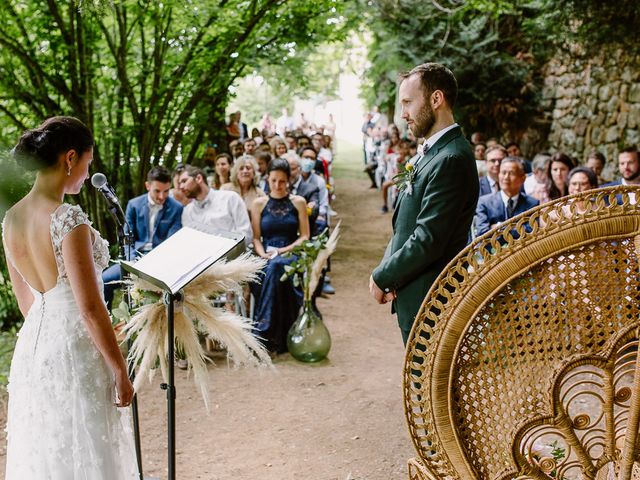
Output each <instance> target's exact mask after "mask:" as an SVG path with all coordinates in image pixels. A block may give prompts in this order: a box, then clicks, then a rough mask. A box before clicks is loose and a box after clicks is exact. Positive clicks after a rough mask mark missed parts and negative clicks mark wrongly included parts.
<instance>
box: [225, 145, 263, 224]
mask: <svg viewBox="0 0 640 480" xmlns="http://www.w3.org/2000/svg"><path fill="white" fill-rule="evenodd" d="M259 179H260V173H259V172H258V164H257V163H256V159H255V158H253V157H252V156H251V155H243V156H242V157H240V158H237V159H236V161H235V163H234V164H233V168H232V169H231V182H229V183H227V184H225V185H222V187H220V190H231V191H232V192H236V193H237V194H238V195H240V196H241V197H242V199H243V200H244V203H245V205H246V206H247V212H248V211H250V210H251V204H252V203H253V201H254V200H255V199H256V198H258V197H264V196H265V193H264V192H263V191H262V189H261V188H259V187H258V181H259Z"/></svg>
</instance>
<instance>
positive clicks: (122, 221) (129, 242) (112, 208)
mask: <svg viewBox="0 0 640 480" xmlns="http://www.w3.org/2000/svg"><path fill="white" fill-rule="evenodd" d="M112 193H114V196H115V192H113V191H112ZM109 213H111V216H112V217H113V218H114V220H115V221H116V225H117V231H118V245H119V247H120V248H119V258H118V260H128V259H131V258H132V253H133V250H134V238H133V231H132V230H131V225H129V224H128V222H127V218H126V216H125V215H124V212H123V211H122V207H121V206H120V204H119V203H116V204H109ZM125 227H126V228H125ZM123 272H124V270H123V269H122V267H121V266H120V278H121V279H122V280H123V281H124V282H125V285H126V288H125V289H124V291H123V296H124V301H125V303H126V304H127V308H128V309H129V311H131V307H132V305H131V285H130V283H129V282H128V281H127V280H129V278H130V275H129V273H128V272H124V273H123ZM131 345H132V341H131V340H130V339H129V340H127V350H129V349H131ZM127 366H128V369H129V379H130V380H131V381H132V382H133V381H134V379H135V378H136V372H135V365H134V364H133V363H128V365H127ZM131 413H132V417H133V432H134V439H135V448H136V460H137V461H138V472H139V474H140V480H144V475H143V473H142V447H141V444H140V417H139V413H138V394H137V393H134V395H133V400H131Z"/></svg>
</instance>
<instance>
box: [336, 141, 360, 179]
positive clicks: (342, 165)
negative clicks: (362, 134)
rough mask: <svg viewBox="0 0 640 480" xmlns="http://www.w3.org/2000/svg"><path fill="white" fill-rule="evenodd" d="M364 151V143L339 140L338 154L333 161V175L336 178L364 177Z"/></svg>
mask: <svg viewBox="0 0 640 480" xmlns="http://www.w3.org/2000/svg"><path fill="white" fill-rule="evenodd" d="M363 168H364V152H363V150H362V144H354V143H350V142H347V141H345V140H338V148H337V155H336V158H335V160H334V162H333V175H334V177H336V178H344V179H359V178H360V179H364V178H366V174H364V173H363V171H362V170H363Z"/></svg>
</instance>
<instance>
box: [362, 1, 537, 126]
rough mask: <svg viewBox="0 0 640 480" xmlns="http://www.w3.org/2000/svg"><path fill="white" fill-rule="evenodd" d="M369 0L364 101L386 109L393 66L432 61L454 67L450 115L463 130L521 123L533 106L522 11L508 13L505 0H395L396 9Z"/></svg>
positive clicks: (532, 66)
mask: <svg viewBox="0 0 640 480" xmlns="http://www.w3.org/2000/svg"><path fill="white" fill-rule="evenodd" d="M373 3H374V5H375V6H376V7H377V8H376V9H374V11H373V12H374V13H372V14H371V15H372V17H373V18H372V20H373V25H372V26H371V27H370V28H371V29H372V31H373V42H372V45H371V49H370V52H371V54H370V61H371V64H372V67H371V69H370V71H369V79H370V82H369V86H370V88H369V90H368V93H367V100H368V101H369V102H370V103H377V104H379V105H380V106H381V108H382V109H384V110H387V111H392V110H393V104H394V103H395V90H396V87H397V85H396V84H397V82H396V79H397V75H398V73H400V72H402V71H407V70H410V69H411V68H412V67H413V66H415V65H418V64H420V63H424V62H427V61H435V62H439V63H442V64H444V65H447V66H448V67H449V68H450V69H451V70H452V71H453V72H454V73H455V74H456V77H457V79H458V86H459V96H458V108H457V110H456V118H457V120H458V121H459V123H461V124H462V125H463V126H464V127H466V129H467V131H473V130H476V129H480V130H483V131H485V132H487V133H489V134H496V133H498V132H500V133H502V132H505V131H509V132H514V133H515V132H518V131H521V130H523V129H525V128H526V126H527V125H528V123H529V121H530V118H531V117H532V116H533V115H535V113H536V95H537V93H538V84H537V82H536V81H535V72H536V67H537V65H538V63H537V59H535V58H533V57H532V56H531V55H530V53H529V51H528V46H527V45H526V44H524V43H523V42H522V41H521V40H520V39H519V38H518V31H519V28H520V24H521V22H522V21H523V20H524V18H526V15H525V16H521V15H522V13H523V11H520V12H519V14H518V16H516V15H513V14H512V11H513V8H512V5H511V4H510V3H509V2H506V1H503V2H498V3H496V2H480V1H477V2H469V3H468V4H465V8H460V7H456V8H454V6H453V5H452V6H451V7H447V6H446V5H445V6H444V7H443V9H437V8H427V7H426V6H425V4H424V2H421V1H417V0H407V1H403V2H400V8H396V7H394V5H395V4H394V3H393V2H390V1H387V0H377V1H374V2H373ZM444 3H445V4H446V3H447V2H444ZM450 3H451V4H454V2H450ZM455 5H460V4H459V2H455ZM540 60H542V59H540Z"/></svg>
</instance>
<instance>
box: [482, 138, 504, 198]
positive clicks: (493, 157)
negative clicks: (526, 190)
mask: <svg viewBox="0 0 640 480" xmlns="http://www.w3.org/2000/svg"><path fill="white" fill-rule="evenodd" d="M506 156H507V150H506V149H505V148H504V147H503V146H502V145H493V146H491V147H489V148H487V151H486V152H485V157H486V159H487V175H486V176H485V177H482V178H480V196H483V195H489V194H490V193H496V192H498V191H500V183H499V176H500V163H502V160H503V159H504V158H505V157H506Z"/></svg>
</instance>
